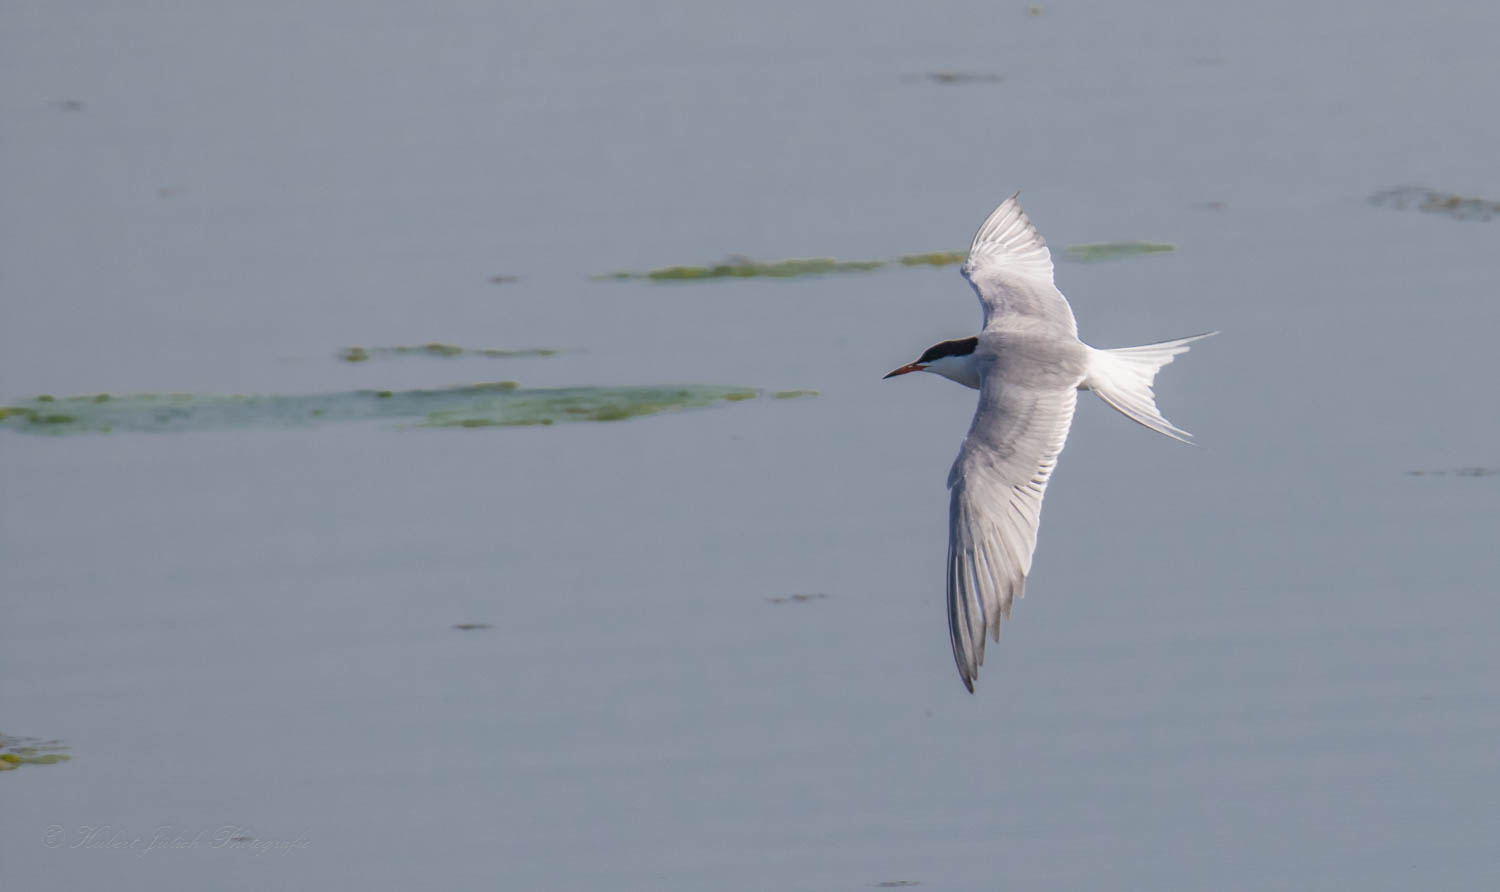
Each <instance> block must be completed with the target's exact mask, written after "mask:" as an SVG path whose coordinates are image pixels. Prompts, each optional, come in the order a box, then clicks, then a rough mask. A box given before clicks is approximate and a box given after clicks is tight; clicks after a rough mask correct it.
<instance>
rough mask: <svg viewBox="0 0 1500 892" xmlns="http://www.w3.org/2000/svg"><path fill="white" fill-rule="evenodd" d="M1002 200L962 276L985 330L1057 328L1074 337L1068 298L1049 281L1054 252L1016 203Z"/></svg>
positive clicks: (979, 235) (971, 248) (977, 240)
mask: <svg viewBox="0 0 1500 892" xmlns="http://www.w3.org/2000/svg"><path fill="white" fill-rule="evenodd" d="M1020 195H1021V193H1019V192H1017V193H1016V194H1015V195H1012V196H1011V197H1009V198H1007V199H1005V201H1003V202H1001V203H1000V206H999V207H997V208H995V210H994V213H992V214H990V216H989V218H988V219H986V220H985V221H984V225H982V226H980V227H979V232H977V233H975V235H974V243H973V244H972V245H970V246H969V258H968V259H967V260H965V261H964V265H963V267H962V269H961V272H962V273H963V274H964V278H966V279H968V280H969V284H970V285H973V286H974V291H975V293H977V294H978V295H979V303H980V305H981V306H983V307H984V327H985V328H990V327H991V326H992V325H993V324H994V323H995V322H997V321H998V320H1001V319H1007V317H1008V321H1010V322H1011V323H1012V324H1013V325H1014V326H1015V327H1027V328H1035V327H1038V326H1040V327H1045V328H1060V329H1061V330H1063V331H1065V332H1066V333H1067V334H1070V335H1075V336H1076V335H1077V334H1078V323H1077V322H1075V321H1074V319H1073V309H1072V308H1071V307H1069V306H1068V299H1067V298H1065V297H1063V295H1062V292H1061V291H1058V290H1057V286H1056V285H1055V284H1053V281H1052V252H1051V251H1048V250H1047V242H1046V240H1045V239H1043V238H1042V234H1041V233H1040V232H1037V229H1036V226H1035V225H1034V224H1033V223H1032V222H1031V218H1030V217H1027V216H1026V212H1025V211H1024V210H1022V209H1021V203H1020V202H1019V201H1018V200H1017V199H1018V198H1019V197H1020Z"/></svg>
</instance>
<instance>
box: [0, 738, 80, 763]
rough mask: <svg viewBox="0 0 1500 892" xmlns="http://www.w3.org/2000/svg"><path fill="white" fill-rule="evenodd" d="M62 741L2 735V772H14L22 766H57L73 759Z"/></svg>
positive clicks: (0, 755)
mask: <svg viewBox="0 0 1500 892" xmlns="http://www.w3.org/2000/svg"><path fill="white" fill-rule="evenodd" d="M67 748H68V747H67V745H66V744H64V743H63V742H62V741H60V740H43V739H41V738H39V737H12V736H11V735H9V734H0V771H14V770H16V769H17V768H20V767H21V766H22V765H56V764H57V763H58V762H66V761H68V760H69V759H72V758H73V757H72V756H70V755H68V754H67V752H65V751H66V750H67Z"/></svg>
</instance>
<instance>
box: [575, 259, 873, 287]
mask: <svg viewBox="0 0 1500 892" xmlns="http://www.w3.org/2000/svg"><path fill="white" fill-rule="evenodd" d="M885 265H886V261H884V260H835V259H834V258H832V257H808V258H804V259H800V260H775V261H759V260H751V259H749V258H745V257H736V258H734V259H733V260H730V261H728V262H727V263H718V264H714V265H712V266H665V267H662V268H661V269H653V270H649V271H647V272H643V273H631V272H619V273H605V274H603V275H600V276H595V277H594V278H596V279H650V280H652V281H656V282H674V281H685V280H692V279H748V278H753V277H757V276H765V277H769V278H775V279H789V278H794V277H797V276H821V275H824V274H826V273H862V272H868V271H869V270H872V269H879V268H880V267H882V266H885Z"/></svg>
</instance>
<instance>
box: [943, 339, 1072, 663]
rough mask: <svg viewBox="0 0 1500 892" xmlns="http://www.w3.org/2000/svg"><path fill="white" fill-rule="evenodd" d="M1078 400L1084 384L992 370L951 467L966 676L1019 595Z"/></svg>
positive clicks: (952, 629) (952, 567) (956, 600)
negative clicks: (1019, 378) (1023, 378)
mask: <svg viewBox="0 0 1500 892" xmlns="http://www.w3.org/2000/svg"><path fill="white" fill-rule="evenodd" d="M1077 402H1078V390H1077V387H1076V384H1074V385H1068V384H1059V383H1058V382H1056V381H1052V380H1048V381H1046V382H1044V383H1037V384H1028V383H1025V382H1016V381H1013V380H1012V381H1007V380H1006V378H1005V375H1004V369H1003V368H997V369H995V370H994V371H992V372H991V373H990V374H988V375H987V376H986V377H985V378H984V381H983V386H982V387H981V388H980V392H979V408H978V410H977V411H976V412H975V413H974V423H973V425H972V426H971V427H970V429H969V435H968V436H967V437H966V438H965V439H964V444H963V447H962V448H961V449H960V450H959V453H958V459H957V460H956V461H955V462H954V463H953V470H952V472H951V473H950V474H949V475H948V488H949V489H950V490H951V501H950V506H949V515H948V631H949V634H950V635H951V636H952V639H953V659H954V660H955V661H956V662H957V663H958V673H959V675H960V676H962V677H963V682H964V686H965V687H967V688H968V689H969V691H970V692H972V691H973V690H974V679H975V677H976V676H977V675H978V674H979V667H980V665H982V664H983V663H984V643H985V637H986V635H988V636H989V637H992V638H994V639H996V640H999V637H1000V620H1001V619H1002V618H1008V617H1009V616H1010V608H1011V604H1012V603H1013V602H1014V601H1015V600H1016V599H1017V598H1020V597H1021V594H1022V591H1023V589H1024V587H1025V585H1026V574H1027V573H1028V572H1030V571H1031V555H1032V552H1033V551H1034V550H1035V549H1036V532H1037V525H1038V524H1039V523H1040V521H1041V512H1042V495H1043V493H1044V492H1045V491H1046V489H1047V480H1048V478H1050V477H1051V476H1052V469H1053V468H1054V467H1056V465H1057V456H1058V454H1059V453H1061V452H1062V449H1063V443H1064V442H1066V440H1067V438H1068V427H1069V426H1070V425H1071V424H1072V422H1073V409H1074V406H1076V405H1077Z"/></svg>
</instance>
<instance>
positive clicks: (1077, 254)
mask: <svg viewBox="0 0 1500 892" xmlns="http://www.w3.org/2000/svg"><path fill="white" fill-rule="evenodd" d="M1063 250H1064V251H1065V252H1066V253H1067V256H1068V257H1069V258H1070V259H1072V260H1078V261H1081V262H1083V263H1097V262H1099V261H1101V260H1120V259H1123V258H1125V257H1135V256H1138V255H1140V254H1164V253H1166V252H1168V251H1176V250H1177V246H1176V245H1168V244H1164V243H1162V242H1094V243H1091V244H1087V245H1069V246H1067V247H1066V248H1064V249H1063Z"/></svg>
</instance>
